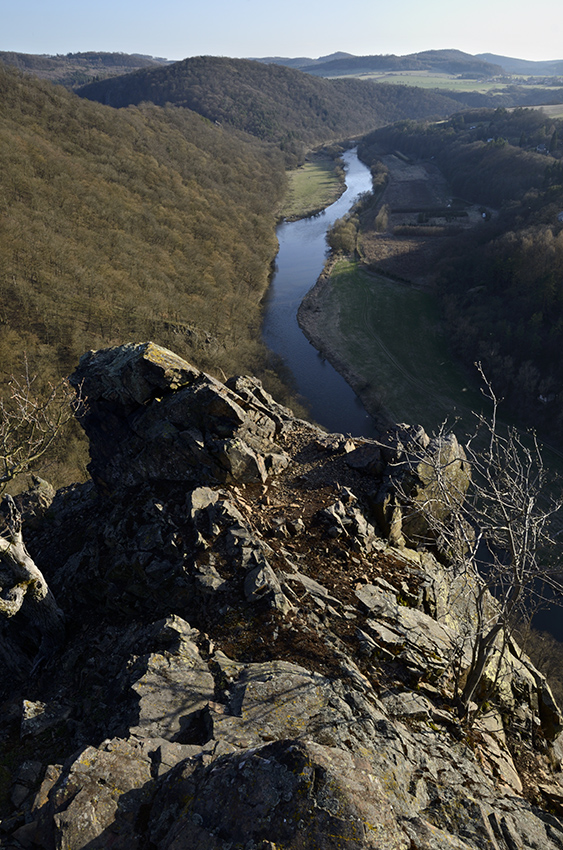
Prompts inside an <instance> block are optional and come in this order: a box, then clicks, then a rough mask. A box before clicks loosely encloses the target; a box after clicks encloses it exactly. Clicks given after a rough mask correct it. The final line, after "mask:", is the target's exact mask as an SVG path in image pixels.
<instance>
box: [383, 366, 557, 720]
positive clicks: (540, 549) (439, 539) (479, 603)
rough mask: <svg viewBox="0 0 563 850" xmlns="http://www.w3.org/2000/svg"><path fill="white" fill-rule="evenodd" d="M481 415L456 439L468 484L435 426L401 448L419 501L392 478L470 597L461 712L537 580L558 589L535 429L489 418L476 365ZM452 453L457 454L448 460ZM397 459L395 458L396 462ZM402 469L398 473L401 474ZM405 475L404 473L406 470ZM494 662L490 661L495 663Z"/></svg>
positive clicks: (538, 592)
mask: <svg viewBox="0 0 563 850" xmlns="http://www.w3.org/2000/svg"><path fill="white" fill-rule="evenodd" d="M477 365H478V369H479V371H480V374H481V377H482V379H483V381H484V384H485V389H484V391H483V392H484V395H485V397H486V398H487V399H488V400H489V402H490V405H491V407H492V413H491V415H490V416H486V415H484V414H478V415H477V426H478V427H477V429H476V431H475V433H474V434H473V436H472V437H471V438H469V439H468V440H467V441H466V443H465V445H464V447H463V454H464V462H466V463H468V464H469V467H470V473H471V484H470V487H469V489H468V490H467V492H465V486H464V487H463V488H461V489H458V488H457V487H456V484H455V482H456V480H457V479H456V477H455V476H452V475H451V474H450V470H449V465H450V464H452V463H453V462H454V461H453V460H451V459H448V460H447V462H444V452H442V451H440V446H441V445H444V444H445V442H446V441H447V440H448V437H449V434H448V429H447V428H446V427H445V426H443V427H442V429H441V430H440V432H439V433H438V435H437V436H436V437H435V438H434V440H433V441H432V442H431V443H430V444H429V445H428V447H427V448H425V447H424V446H423V445H420V444H419V445H417V448H416V450H415V451H414V452H411V453H410V454H408V455H407V463H408V464H409V467H410V470H411V478H410V484H412V476H413V475H415V474H416V475H418V476H420V470H421V469H423V470H424V478H425V479H426V484H427V485H428V484H429V486H426V489H425V493H426V496H425V497H424V499H423V500H421V498H420V490H419V491H418V492H417V498H416V499H414V498H413V495H412V488H411V487H410V484H409V486H405V485H404V484H401V483H400V480H399V483H398V484H397V485H396V488H397V492H398V496H399V500H400V502H401V503H402V512H403V515H405V517H406V519H407V520H408V515H409V512H411V514H412V515H414V514H418V515H419V516H420V513H422V514H423V515H424V518H425V523H426V529H427V531H426V540H425V541H424V542H426V543H429V542H431V543H432V545H433V546H435V547H437V549H438V551H439V552H441V553H442V556H443V557H444V558H445V559H446V560H447V562H448V563H449V564H450V566H451V569H452V572H453V577H454V581H455V582H456V583H457V584H459V586H460V587H462V588H463V591H462V592H464V593H466V594H467V596H468V600H469V603H470V604H469V610H470V615H471V619H472V621H473V624H472V628H471V631H470V638H469V640H470V643H471V646H470V655H471V661H470V663H469V668H468V669H467V671H466V673H465V676H464V684H463V686H462V688H461V693H460V694H459V697H460V703H461V707H462V711H463V712H464V713H466V712H467V709H468V706H469V704H470V703H471V701H472V700H473V699H474V697H475V695H476V693H477V691H478V688H479V685H480V683H481V681H482V679H483V675H484V673H485V670H486V668H487V666H488V664H489V662H490V661H491V660H492V659H493V656H494V655H495V654H497V658H496V660H497V662H498V664H500V659H501V658H502V654H503V652H504V648H505V646H506V645H507V642H508V640H509V639H510V636H511V633H512V630H513V629H514V627H515V625H516V624H517V623H518V621H519V620H521V618H522V616H523V615H524V612H525V611H526V610H529V609H530V607H531V606H533V605H534V604H538V603H539V602H541V601H542V597H543V593H544V592H545V589H546V587H547V588H549V587H551V588H553V589H555V591H556V593H560V592H561V589H562V585H561V582H560V575H561V574H560V566H559V564H558V563H556V562H554V560H553V552H554V549H555V546H554V544H555V540H554V534H553V519H554V516H555V514H556V513H557V512H558V511H559V510H560V508H561V505H562V504H563V499H562V498H561V497H553V496H551V495H550V494H549V492H548V490H549V488H548V486H547V470H546V468H545V466H544V461H543V457H542V452H541V449H540V446H539V444H538V441H537V439H536V437H535V435H534V434H530V435H528V436H526V437H522V436H521V435H520V433H519V431H518V430H517V429H516V428H514V427H508V428H501V427H500V426H499V423H498V419H497V416H498V399H497V397H496V395H495V393H494V391H493V388H492V387H491V385H490V383H489V382H488V381H487V379H486V377H485V375H484V373H483V370H482V368H481V365H480V364H477ZM457 462H458V461H457ZM403 465H404V461H403ZM404 480H405V478H404V477H403V481H404ZM406 480H407V481H409V479H408V477H407V479H406ZM497 669H498V668H497Z"/></svg>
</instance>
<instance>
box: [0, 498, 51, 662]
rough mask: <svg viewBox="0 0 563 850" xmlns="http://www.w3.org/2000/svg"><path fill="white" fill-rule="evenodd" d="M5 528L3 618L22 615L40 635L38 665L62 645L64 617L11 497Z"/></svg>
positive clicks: (1, 543)
mask: <svg viewBox="0 0 563 850" xmlns="http://www.w3.org/2000/svg"><path fill="white" fill-rule="evenodd" d="M4 504H5V507H6V508H7V511H6V514H7V515H6V514H5V517H4V519H5V528H4V532H3V534H2V535H1V536H0V615H2V616H4V617H7V618H10V617H13V616H14V615H15V614H17V613H18V612H20V611H21V613H22V615H23V616H24V617H25V618H26V620H27V621H28V622H29V624H30V626H33V627H35V628H36V629H37V630H38V631H39V634H40V635H41V643H40V646H39V651H38V653H37V656H36V659H35V664H34V666H37V664H38V663H40V662H41V661H42V660H44V659H45V658H46V657H48V655H50V654H51V652H52V651H53V650H54V649H55V648H56V647H57V646H58V645H59V644H60V643H61V642H62V640H63V638H64V615H63V612H62V611H61V609H60V608H59V606H58V605H57V602H56V600H55V597H54V596H53V594H52V593H51V591H50V590H49V586H48V584H47V582H46V580H45V577H44V576H43V573H42V572H41V570H39V569H38V567H37V566H36V565H35V563H34V561H33V559H32V558H31V557H30V555H29V553H28V551H27V549H26V548H25V545H24V542H23V536H22V531H21V515H20V513H19V511H18V509H17V508H16V505H15V503H14V500H13V499H12V497H11V496H6V497H5V499H4Z"/></svg>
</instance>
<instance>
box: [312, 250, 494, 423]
mask: <svg viewBox="0 0 563 850" xmlns="http://www.w3.org/2000/svg"><path fill="white" fill-rule="evenodd" d="M298 322H299V326H300V327H301V330H302V332H303V333H304V334H305V336H306V337H307V339H308V340H309V342H310V343H311V344H312V345H313V346H314V347H315V348H316V349H317V350H318V351H319V352H320V354H321V356H322V357H324V358H326V360H327V361H328V362H329V363H330V364H331V365H332V366H333V367H334V368H335V369H336V370H337V371H338V372H339V373H340V374H341V375H342V376H343V377H344V379H345V380H346V381H347V383H348V384H349V385H350V386H351V387H352V389H353V390H354V392H355V393H356V395H357V396H358V397H359V399H360V400H361V402H362V404H363V406H364V408H365V409H366V411H367V412H368V413H369V414H370V415H371V416H372V417H373V419H374V420H375V423H376V426H377V428H378V430H379V431H384V430H386V429H387V428H388V427H390V426H391V425H393V424H395V423H396V422H409V423H411V424H421V425H423V427H424V428H425V429H426V430H427V431H429V432H432V431H434V430H436V429H437V428H439V427H440V425H441V423H442V422H443V421H444V420H445V419H447V418H449V419H452V418H456V419H458V420H459V422H458V424H457V425H456V430H458V431H459V433H460V434H462V433H463V431H465V432H467V431H471V430H472V429H473V426H474V417H473V415H472V410H480V408H481V403H482V398H481V395H480V393H479V391H478V388H477V387H476V386H473V382H472V381H471V377H470V376H469V377H468V375H467V374H466V373H465V371H464V370H463V369H462V368H461V367H460V366H458V364H456V363H455V362H453V361H452V359H451V357H450V354H449V351H448V345H447V340H446V337H445V335H444V333H443V328H442V323H441V317H440V312H439V306H438V303H437V301H436V298H435V296H434V295H433V293H432V292H430V291H428V290H426V289H423V288H420V287H415V286H410V285H408V284H404V283H397V282H396V281H393V280H389V279H387V278H385V277H382V276H379V275H376V274H373V273H370V272H369V271H366V270H365V268H362V266H360V264H359V263H357V262H355V261H352V260H350V259H345V258H341V257H340V258H338V259H336V260H335V259H332V260H329V262H328V263H327V265H326V266H325V269H324V271H323V273H322V274H321V276H320V277H319V279H318V281H317V283H316V284H315V286H314V287H313V288H312V289H311V290H310V291H309V292H308V293H307V294H306V296H305V297H304V299H303V301H302V303H301V306H300V308H299V311H298ZM475 384H476V382H475Z"/></svg>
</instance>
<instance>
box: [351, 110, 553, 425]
mask: <svg viewBox="0 0 563 850" xmlns="http://www.w3.org/2000/svg"><path fill="white" fill-rule="evenodd" d="M562 137H563V122H561V121H553V120H552V119H550V118H547V117H546V116H545V115H544V114H543V113H542V112H539V111H533V110H516V111H515V112H512V113H510V112H507V111H506V110H504V109H500V110H496V111H494V112H493V111H491V110H480V111H474V112H468V113H465V114H464V115H458V116H455V117H454V118H452V119H451V120H450V121H447V122H444V123H441V124H428V123H421V124H415V123H413V122H407V123H403V124H400V125H396V126H395V127H390V128H385V129H383V130H379V131H377V132H375V133H373V134H371V135H370V136H369V137H367V138H366V140H365V141H364V144H363V146H362V150H363V154H364V156H366V157H367V158H368V159H370V160H371V161H376V160H377V157H378V152H380V151H382V150H384V149H385V150H400V151H402V152H403V153H404V154H407V155H409V156H411V157H415V158H418V157H423V158H430V157H432V158H433V159H434V161H435V162H436V163H437V164H438V165H439V166H440V168H441V170H442V171H443V173H444V174H445V176H446V177H447V179H448V181H449V184H450V187H451V189H452V192H453V193H454V195H457V196H459V197H460V198H463V199H464V200H467V201H471V202H473V203H481V204H483V211H484V214H485V216H486V217H487V219H489V220H487V221H484V222H483V224H482V227H480V228H477V229H476V230H474V231H473V232H470V233H469V235H466V236H464V237H463V238H460V239H458V240H456V241H455V242H454V243H449V244H450V246H452V244H453V247H450V248H449V250H448V255H447V256H446V257H445V258H444V261H443V264H442V268H441V273H440V277H439V291H440V296H441V299H442V301H443V306H444V310H445V315H446V319H447V323H448V327H449V331H450V336H451V340H452V343H453V346H454V348H455V350H456V351H457V352H458V354H459V355H460V356H461V357H462V358H463V359H464V361H465V362H467V363H468V364H471V363H473V362H474V361H475V360H481V361H482V362H483V365H484V368H485V371H486V373H487V375H488V376H489V377H490V378H491V380H492V381H493V383H494V386H495V389H496V391H497V393H498V394H499V395H501V396H504V397H506V398H507V400H508V402H509V403H510V404H511V405H512V409H513V411H514V412H515V413H516V414H517V415H518V416H520V417H521V418H522V419H523V420H525V421H527V422H528V423H529V424H533V425H536V426H539V427H541V428H542V430H543V432H544V434H549V435H550V436H551V437H554V438H557V439H558V440H561V438H562V437H563V360H562V358H561V351H562V350H563V221H562V220H561V219H560V217H559V216H560V214H561V213H563V148H562V145H561V141H560V140H561V138H562ZM491 213H492V217H491V218H489V214H491ZM562 218H563V216H562Z"/></svg>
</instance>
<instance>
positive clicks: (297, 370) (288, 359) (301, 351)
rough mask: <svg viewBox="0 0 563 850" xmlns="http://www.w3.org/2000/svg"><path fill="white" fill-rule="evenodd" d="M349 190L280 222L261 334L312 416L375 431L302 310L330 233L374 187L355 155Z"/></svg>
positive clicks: (350, 430) (346, 428)
mask: <svg viewBox="0 0 563 850" xmlns="http://www.w3.org/2000/svg"><path fill="white" fill-rule="evenodd" d="M343 158H344V163H345V168H346V191H345V192H344V193H343V194H342V195H341V196H340V198H339V199H338V200H337V201H335V203H334V204H332V205H331V206H330V207H327V208H326V209H325V210H324V211H323V212H322V213H320V214H319V215H316V216H312V217H311V218H305V219H301V220H300V221H292V222H284V223H283V224H281V225H280V226H279V227H278V230H277V236H278V241H279V245H280V249H279V253H278V255H277V258H276V265H275V271H274V276H273V279H272V283H271V285H270V289H269V293H268V297H267V301H266V306H265V316H264V324H263V328H262V334H263V338H264V342H265V343H266V345H267V346H268V348H269V349H270V350H271V351H273V352H275V353H276V354H278V355H279V356H280V357H281V358H282V360H283V361H284V363H285V365H286V366H287V367H288V369H289V370H290V372H291V374H292V376H293V381H294V389H295V390H296V391H297V393H298V395H299V397H300V400H301V401H302V402H303V403H304V404H305V406H306V407H308V409H309V410H310V413H311V416H312V417H313V419H314V420H315V421H316V422H318V423H319V424H320V425H323V426H324V427H325V428H327V429H328V430H329V431H336V432H339V433H343V434H352V435H353V436H368V437H369V436H375V435H376V433H377V432H376V429H375V425H374V422H373V420H372V418H371V416H369V414H368V413H366V411H365V409H364V407H363V405H362V403H361V401H360V400H359V399H358V397H357V396H356V394H355V393H354V391H353V390H352V389H351V387H350V386H349V385H348V384H347V383H346V381H345V380H344V378H343V377H342V376H341V375H339V374H338V372H337V371H336V370H335V369H334V368H333V367H332V366H331V365H330V363H328V362H327V361H326V360H325V359H324V358H323V357H322V356H321V355H320V354H319V353H318V351H317V350H316V349H315V348H314V347H313V346H312V345H311V343H310V342H309V341H308V340H307V338H306V337H305V336H304V334H303V332H302V331H301V328H300V327H299V325H298V323H297V310H298V308H299V305H300V303H301V301H302V300H303V298H304V296H305V294H306V293H307V292H308V290H309V289H310V288H311V287H312V286H314V284H315V283H316V281H317V278H318V277H319V275H320V274H321V272H322V270H323V267H324V264H325V261H326V258H327V255H328V250H329V249H328V244H327V241H326V233H327V230H329V228H330V227H332V225H333V224H334V222H335V221H336V220H337V219H338V218H342V216H343V215H345V214H346V213H347V212H348V210H349V209H350V208H351V207H352V206H353V204H354V203H355V201H356V200H357V198H358V197H359V196H360V195H362V194H364V193H365V192H370V191H371V188H372V182H371V174H370V171H369V168H367V167H366V166H365V165H364V164H363V163H362V162H360V160H359V159H358V157H357V155H356V150H355V149H354V150H349V151H346V153H345V154H344V157H343Z"/></svg>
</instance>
